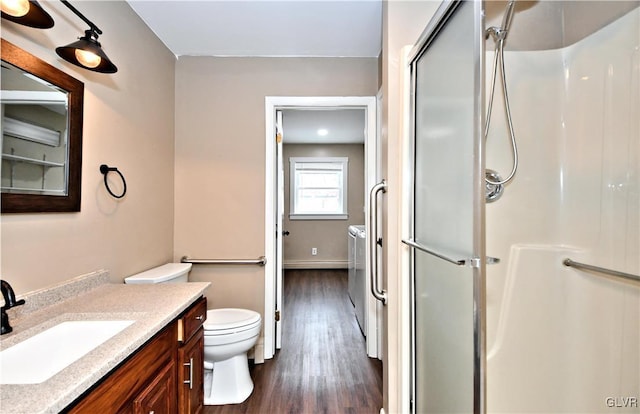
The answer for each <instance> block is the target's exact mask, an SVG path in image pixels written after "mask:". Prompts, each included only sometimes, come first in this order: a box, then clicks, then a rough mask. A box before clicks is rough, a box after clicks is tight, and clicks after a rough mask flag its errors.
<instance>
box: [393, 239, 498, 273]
mask: <svg viewBox="0 0 640 414" xmlns="http://www.w3.org/2000/svg"><path fill="white" fill-rule="evenodd" d="M402 243H404V244H406V245H407V246H411V247H414V248H416V249H418V250H420V251H421V252H425V253H427V254H430V255H432V256H435V257H437V258H439V259H442V260H445V261H447V262H449V263H453V264H454V265H456V266H467V265H469V266H471V267H480V259H478V258H472V259H452V258H450V257H448V256H445V255H444V254H442V253H438V252H436V251H434V250H431V249H429V248H428V247H425V246H423V245H421V244H420V243H418V242H416V241H415V240H413V239H409V240H402ZM498 263H500V259H499V258H497V257H489V256H487V258H486V264H498Z"/></svg>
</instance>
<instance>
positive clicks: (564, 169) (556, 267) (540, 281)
mask: <svg viewBox="0 0 640 414" xmlns="http://www.w3.org/2000/svg"><path fill="white" fill-rule="evenodd" d="M517 17H518V16H517V15H516V18H515V19H514V22H513V27H512V31H515V30H517V25H518V19H517ZM541 27H542V28H543V26H541ZM531 35H532V36H535V34H534V33H532V34H531ZM492 58H493V52H488V53H487V64H488V65H489V66H490V64H491V62H492ZM505 61H506V71H507V83H508V88H509V89H508V90H509V98H510V101H511V108H512V115H513V121H514V126H515V132H516V138H517V142H518V149H519V153H520V165H519V169H518V173H517V174H516V176H515V179H514V180H513V182H512V183H510V184H509V185H508V186H507V188H506V190H505V193H504V195H503V196H502V198H501V199H499V200H498V201H497V202H495V203H491V204H488V205H487V208H486V214H487V223H486V229H487V230H486V234H487V255H489V256H494V257H499V258H500V259H501V263H500V264H498V265H490V266H487V308H488V309H487V311H488V314H487V350H488V365H487V396H488V400H487V401H488V411H489V412H504V413H507V412H508V413H518V412H539V413H560V412H565V413H576V412H580V413H587V412H603V411H607V410H610V409H612V408H614V407H615V412H616V413H625V412H638V404H640V391H639V390H640V283H637V282H630V281H624V280H620V279H614V278H611V277H607V276H604V275H600V274H594V273H590V272H585V271H581V270H577V269H574V268H567V267H565V266H563V264H562V260H563V259H564V258H566V257H570V258H571V259H573V260H575V261H579V262H584V263H589V264H593V265H596V266H602V267H606V268H610V269H615V270H620V271H624V272H628V273H633V274H640V9H638V8H636V9H634V10H633V11H631V12H629V13H627V14H626V15H625V16H623V17H622V18H619V19H618V20H616V21H614V22H612V23H610V24H609V25H607V26H606V27H604V28H602V29H600V30H599V31H597V32H595V33H593V34H591V35H590V36H588V37H586V38H584V39H582V40H580V41H579V42H577V43H575V44H573V45H570V46H567V47H565V48H562V49H555V50H543V51H518V52H506V54H505ZM487 72H490V68H488V70H487ZM489 75H490V73H488V74H487V76H489ZM488 84H489V83H488ZM499 97H500V93H496V102H495V103H494V115H493V117H492V122H491V131H490V133H489V139H488V142H487V164H486V166H487V168H491V169H496V170H498V171H500V172H501V174H502V175H503V176H506V175H507V173H508V172H509V171H510V167H511V154H510V147H509V141H508V133H507V130H506V125H505V121H504V119H505V117H504V114H503V111H502V108H503V106H502V100H501V99H499ZM634 398H635V399H636V400H635V401H636V403H635V405H634V404H633V401H634V400H633V399H634ZM612 404H613V407H612ZM625 405H626V406H625Z"/></svg>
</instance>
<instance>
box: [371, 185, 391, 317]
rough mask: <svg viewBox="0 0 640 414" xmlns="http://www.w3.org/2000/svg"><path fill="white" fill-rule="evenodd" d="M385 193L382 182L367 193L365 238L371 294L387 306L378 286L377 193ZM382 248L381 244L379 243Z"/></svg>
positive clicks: (384, 295) (384, 294)
mask: <svg viewBox="0 0 640 414" xmlns="http://www.w3.org/2000/svg"><path fill="white" fill-rule="evenodd" d="M380 191H382V192H383V193H386V192H387V182H386V181H385V180H382V181H381V182H379V183H378V184H376V185H374V186H373V188H371V192H370V193H369V229H367V238H368V242H369V258H370V260H371V263H370V270H371V272H370V275H369V276H370V278H371V280H370V282H371V294H372V295H373V297H374V298H376V299H377V300H379V301H380V302H382V304H383V305H386V304H387V293H386V292H385V291H384V290H383V289H380V287H379V286H378V240H379V238H378V193H379V192H380ZM380 241H382V239H380ZM380 245H381V246H382V242H381V243H380Z"/></svg>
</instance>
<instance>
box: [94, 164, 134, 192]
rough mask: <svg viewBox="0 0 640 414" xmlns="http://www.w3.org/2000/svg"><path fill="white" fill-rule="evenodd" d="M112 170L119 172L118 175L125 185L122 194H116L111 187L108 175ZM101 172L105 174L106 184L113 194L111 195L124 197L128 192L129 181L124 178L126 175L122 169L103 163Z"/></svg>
mask: <svg viewBox="0 0 640 414" xmlns="http://www.w3.org/2000/svg"><path fill="white" fill-rule="evenodd" d="M110 171H115V172H116V173H118V175H119V176H120V178H121V179H122V185H123V186H124V188H123V190H122V194H120V195H116V194H114V193H113V191H111V188H109V183H108V182H107V175H108V174H109V172H110ZM100 172H101V173H102V174H103V175H104V186H105V187H106V188H107V191H108V192H109V194H111V196H112V197H114V198H122V197H124V195H125V194H126V193H127V182H126V181H125V179H124V175H122V173H121V172H120V171H118V168H116V167H109V166H108V165H106V164H102V165H101V166H100Z"/></svg>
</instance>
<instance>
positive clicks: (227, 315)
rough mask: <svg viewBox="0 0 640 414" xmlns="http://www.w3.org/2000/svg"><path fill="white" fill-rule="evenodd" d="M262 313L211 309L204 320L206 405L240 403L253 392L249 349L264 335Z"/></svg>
mask: <svg viewBox="0 0 640 414" xmlns="http://www.w3.org/2000/svg"><path fill="white" fill-rule="evenodd" d="M261 325H262V319H261V317H260V314H259V313H257V312H254V311H251V310H248V309H236V308H224V309H210V310H208V311H207V319H206V321H205V323H204V368H205V390H204V404H205V405H224V404H239V403H241V402H243V401H245V400H246V399H247V398H248V397H249V395H251V392H252V391H253V381H252V380H251V376H250V375H249V363H248V361H247V352H248V351H249V350H250V349H251V348H252V347H253V346H254V345H255V344H256V342H257V340H258V337H259V336H260V329H261Z"/></svg>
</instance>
